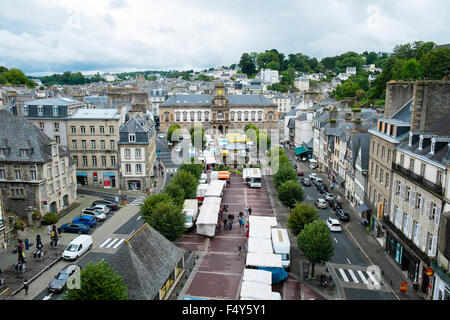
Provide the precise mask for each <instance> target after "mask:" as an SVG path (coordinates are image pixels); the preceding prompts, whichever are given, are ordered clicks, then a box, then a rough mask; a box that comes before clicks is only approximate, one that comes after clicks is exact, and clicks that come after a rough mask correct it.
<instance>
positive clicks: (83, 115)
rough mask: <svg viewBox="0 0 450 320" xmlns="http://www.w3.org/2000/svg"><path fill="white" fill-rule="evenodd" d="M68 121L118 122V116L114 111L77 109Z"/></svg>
mask: <svg viewBox="0 0 450 320" xmlns="http://www.w3.org/2000/svg"><path fill="white" fill-rule="evenodd" d="M68 118H69V119H78V120H90V119H103V120H119V119H120V115H119V113H118V112H117V110H116V109H84V108H83V109H78V110H77V111H75V112H74V113H73V114H72V115H71V116H70V117H68Z"/></svg>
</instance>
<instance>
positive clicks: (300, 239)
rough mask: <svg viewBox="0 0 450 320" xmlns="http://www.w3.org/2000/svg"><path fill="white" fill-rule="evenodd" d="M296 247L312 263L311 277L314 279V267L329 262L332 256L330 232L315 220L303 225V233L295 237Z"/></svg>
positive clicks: (321, 222) (323, 223) (322, 223)
mask: <svg viewBox="0 0 450 320" xmlns="http://www.w3.org/2000/svg"><path fill="white" fill-rule="evenodd" d="M297 246H298V248H299V249H300V250H301V251H302V252H303V254H304V255H305V257H306V259H308V261H309V262H311V263H312V268H311V269H312V270H311V276H312V277H314V265H315V264H316V263H325V262H327V261H329V260H330V258H331V257H332V256H333V254H334V245H333V239H332V238H331V234H330V230H329V229H328V227H327V225H326V224H325V222H324V221H321V220H315V221H313V222H311V223H309V224H307V225H305V227H304V229H303V231H302V232H300V234H299V235H298V236H297Z"/></svg>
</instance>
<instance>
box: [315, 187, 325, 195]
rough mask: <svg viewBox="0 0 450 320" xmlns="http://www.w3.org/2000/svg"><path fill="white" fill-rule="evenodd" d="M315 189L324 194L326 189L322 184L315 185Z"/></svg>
mask: <svg viewBox="0 0 450 320" xmlns="http://www.w3.org/2000/svg"><path fill="white" fill-rule="evenodd" d="M317 191H318V192H319V193H320V194H324V193H325V192H327V190H326V189H325V188H324V186H319V187H317Z"/></svg>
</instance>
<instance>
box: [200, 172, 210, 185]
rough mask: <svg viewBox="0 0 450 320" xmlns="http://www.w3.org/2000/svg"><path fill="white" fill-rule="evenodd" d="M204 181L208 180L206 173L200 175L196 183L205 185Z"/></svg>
mask: <svg viewBox="0 0 450 320" xmlns="http://www.w3.org/2000/svg"><path fill="white" fill-rule="evenodd" d="M206 179H208V176H207V175H206V173H202V174H201V176H200V180H199V181H198V183H206Z"/></svg>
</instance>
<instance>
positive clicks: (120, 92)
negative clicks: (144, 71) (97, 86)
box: [107, 85, 152, 111]
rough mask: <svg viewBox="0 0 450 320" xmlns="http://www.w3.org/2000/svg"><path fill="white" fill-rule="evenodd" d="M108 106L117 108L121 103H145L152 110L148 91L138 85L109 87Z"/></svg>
mask: <svg viewBox="0 0 450 320" xmlns="http://www.w3.org/2000/svg"><path fill="white" fill-rule="evenodd" d="M107 97H108V106H110V107H113V108H116V107H118V106H120V105H127V106H132V105H135V104H144V105H145V107H146V109H147V110H149V111H152V107H151V105H150V100H149V94H148V92H144V91H141V89H139V88H138V87H135V86H131V85H127V86H125V87H121V88H113V87H108V92H107Z"/></svg>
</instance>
